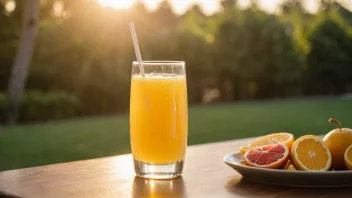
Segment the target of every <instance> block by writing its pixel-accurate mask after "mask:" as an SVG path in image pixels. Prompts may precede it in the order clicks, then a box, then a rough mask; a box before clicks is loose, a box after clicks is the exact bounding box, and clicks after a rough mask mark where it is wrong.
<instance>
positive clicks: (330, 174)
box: [224, 152, 352, 187]
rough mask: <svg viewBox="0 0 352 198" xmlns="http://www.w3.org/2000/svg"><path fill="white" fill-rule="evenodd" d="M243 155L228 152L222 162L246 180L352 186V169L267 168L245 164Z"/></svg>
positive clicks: (275, 183)
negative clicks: (299, 169) (300, 169)
mask: <svg viewBox="0 0 352 198" xmlns="http://www.w3.org/2000/svg"><path fill="white" fill-rule="evenodd" d="M243 161H244V159H243V155H242V154H241V153H240V152H238V153H233V154H228V155H226V156H225V157H224V162H225V163H226V164H227V165H228V166H230V167H231V168H233V169H235V170H236V171H237V172H238V173H239V174H241V175H242V176H243V177H244V178H246V179H248V180H252V181H255V182H260V183H266V184H273V185H282V186H299V187H336V186H352V179H351V178H352V170H341V171H298V170H283V169H268V168H257V167H250V166H246V165H244V163H243Z"/></svg>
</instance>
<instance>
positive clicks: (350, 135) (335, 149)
mask: <svg viewBox="0 0 352 198" xmlns="http://www.w3.org/2000/svg"><path fill="white" fill-rule="evenodd" d="M329 122H335V123H337V124H338V125H339V128H337V129H334V130H332V131H330V132H329V133H328V134H326V135H325V137H324V140H323V141H324V142H325V144H326V145H327V146H328V147H329V150H330V152H331V156H332V164H331V168H332V169H335V170H341V169H345V162H344V154H345V151H346V149H347V148H348V147H349V146H350V145H351V144H352V129H350V128H341V124H340V123H339V122H338V121H337V120H335V119H332V118H330V119H329Z"/></svg>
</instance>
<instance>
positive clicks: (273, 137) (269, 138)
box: [248, 133, 294, 148]
mask: <svg viewBox="0 0 352 198" xmlns="http://www.w3.org/2000/svg"><path fill="white" fill-rule="evenodd" d="M293 142H294V138H293V135H292V134H291V133H272V134H269V135H266V136H263V137H260V138H258V139H256V140H254V141H253V142H251V143H250V144H249V145H248V146H249V147H257V146H264V145H270V144H285V145H286V146H287V147H288V148H291V147H292V144H293Z"/></svg>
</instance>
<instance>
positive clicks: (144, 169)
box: [133, 159, 183, 179]
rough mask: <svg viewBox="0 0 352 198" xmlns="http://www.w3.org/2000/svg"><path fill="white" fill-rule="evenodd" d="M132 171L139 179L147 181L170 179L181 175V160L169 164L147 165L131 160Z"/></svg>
mask: <svg viewBox="0 0 352 198" xmlns="http://www.w3.org/2000/svg"><path fill="white" fill-rule="evenodd" d="M133 162H134V171H135V172H136V174H137V175H138V176H139V177H143V178H147V179H171V178H175V177H178V176H180V175H181V173H182V170H183V160H180V161H177V162H174V163H171V164H148V163H145V162H141V161H138V160H135V159H133Z"/></svg>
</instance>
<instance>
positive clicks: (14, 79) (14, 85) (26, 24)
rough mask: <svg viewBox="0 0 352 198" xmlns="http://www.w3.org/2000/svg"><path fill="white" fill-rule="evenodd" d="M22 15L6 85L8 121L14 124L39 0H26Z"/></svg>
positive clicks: (34, 31) (31, 43) (26, 68)
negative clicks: (16, 45) (19, 36)
mask: <svg viewBox="0 0 352 198" xmlns="http://www.w3.org/2000/svg"><path fill="white" fill-rule="evenodd" d="M24 11H25V12H24V15H23V29H22V33H21V40H20V45H19V47H18V52H17V55H16V58H15V61H14V64H13V66H12V70H11V75H10V79H9V85H8V101H9V112H8V122H9V123H10V124H14V123H16V121H17V118H18V112H19V106H20V101H21V95H22V92H23V89H24V87H25V83H26V79H27V74H28V67H29V64H30V60H31V57H32V54H33V50H34V42H35V37H36V34H37V26H38V15H39V0H27V3H26V7H25V10H24Z"/></svg>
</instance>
